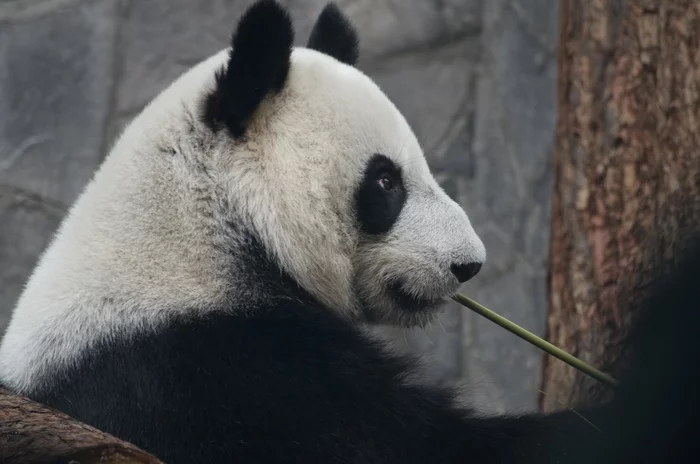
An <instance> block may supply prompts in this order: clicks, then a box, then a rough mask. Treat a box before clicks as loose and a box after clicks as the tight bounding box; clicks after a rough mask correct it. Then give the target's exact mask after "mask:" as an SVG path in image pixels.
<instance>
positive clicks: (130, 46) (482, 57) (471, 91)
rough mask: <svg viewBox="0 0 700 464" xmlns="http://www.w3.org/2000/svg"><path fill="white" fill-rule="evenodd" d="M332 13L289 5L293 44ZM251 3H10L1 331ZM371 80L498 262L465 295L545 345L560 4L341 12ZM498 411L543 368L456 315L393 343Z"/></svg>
mask: <svg viewBox="0 0 700 464" xmlns="http://www.w3.org/2000/svg"><path fill="white" fill-rule="evenodd" d="M325 2H326V0H287V1H286V2H284V3H286V4H288V6H289V7H290V9H291V11H292V14H293V16H294V19H295V21H296V27H297V42H298V43H299V44H303V43H304V42H305V40H306V39H307V37H308V34H309V31H310V28H311V26H312V24H313V21H314V20H315V18H316V15H317V14H318V12H319V11H320V10H321V8H322V7H323V5H324V4H325ZM250 3H251V0H5V1H3V2H2V3H0V330H4V327H5V325H6V324H7V321H8V319H9V316H10V312H11V309H12V307H13V306H14V303H15V301H16V299H17V297H18V295H19V293H20V292H21V289H22V285H23V283H24V281H25V280H26V278H27V277H28V275H29V273H30V272H31V269H32V268H33V266H34V264H35V263H36V260H37V258H38V256H39V254H40V252H41V251H42V250H43V248H44V247H45V246H46V245H47V243H48V240H49V239H50V237H51V234H52V233H53V231H54V230H55V229H56V227H57V226H58V224H59V222H60V220H61V218H62V216H63V215H64V214H65V211H66V209H67V208H68V207H69V206H70V204H71V203H72V202H73V200H74V199H75V198H76V196H77V195H78V194H79V192H80V191H81V189H82V188H83V186H84V185H85V184H86V182H87V181H88V180H89V179H90V177H91V175H92V172H93V171H94V170H95V168H96V167H97V166H98V165H99V163H100V162H101V160H102V159H103V157H104V156H105V154H106V152H107V151H108V150H109V148H110V146H111V144H112V142H113V141H114V139H115V137H116V136H118V134H119V132H120V130H121V129H122V128H123V127H124V125H125V124H127V123H128V122H129V120H130V119H131V118H132V117H133V116H134V115H135V114H137V113H138V112H139V111H140V110H141V108H142V107H143V106H144V104H146V103H147V102H148V101H149V99H151V98H152V97H154V96H155V95H156V94H157V93H158V92H159V91H160V90H162V89H163V88H164V87H165V86H166V85H167V84H169V82H170V81H171V80H172V79H174V78H176V77H177V76H178V75H179V74H180V73H182V72H183V71H184V70H186V69H187V68H189V67H190V66H192V65H193V64H195V63H197V62H198V61H199V60H201V59H203V58H205V57H207V56H209V55H210V54H212V53H214V52H216V51H218V50H219V49H221V48H223V47H225V46H226V45H227V44H228V40H229V35H230V33H231V31H232V29H233V27H234V25H235V23H236V21H237V19H238V17H239V15H240V14H241V12H242V11H243V10H244V9H245V7H246V6H247V5H248V4H250ZM338 4H339V5H340V7H341V8H342V9H343V10H344V11H345V12H346V14H347V15H348V16H350V18H351V19H352V20H353V21H354V23H355V25H356V26H357V29H358V30H359V32H360V36H361V40H362V43H361V48H362V53H361V55H362V58H361V63H360V67H361V69H363V70H364V71H365V72H367V73H368V74H369V75H370V76H372V77H373V78H374V79H375V80H376V81H377V82H378V84H379V85H380V86H381V87H382V88H383V89H384V90H385V92H386V93H387V94H388V95H389V96H390V98H392V99H393V100H394V102H395V103H396V105H397V106H398V107H399V108H400V109H401V110H402V111H403V112H404V114H405V115H406V117H407V119H408V120H409V122H410V123H411V124H412V125H413V127H414V128H415V130H416V132H417V134H418V137H419V139H420V140H421V141H422V143H423V145H424V148H425V151H426V153H427V155H428V158H429V161H430V163H431V165H432V168H433V170H434V171H435V173H436V176H437V177H438V179H439V180H440V182H441V183H442V185H443V186H444V187H445V189H446V190H447V192H448V193H449V194H450V195H452V196H453V198H456V199H457V200H458V201H459V202H460V203H461V204H462V205H463V206H464V207H465V208H466V209H467V212H468V214H469V215H470V217H471V219H472V222H473V223H474V225H475V228H476V229H477V231H478V232H479V233H480V234H481V237H482V238H483V240H484V241H485V244H486V247H487V250H488V253H489V258H488V263H487V264H486V265H485V266H484V268H483V270H482V272H481V274H480V275H479V277H478V278H477V279H476V280H475V281H473V282H470V283H468V284H466V285H465V287H464V288H463V290H464V291H465V292H468V293H469V294H470V295H471V296H472V297H474V298H476V299H477V300H479V301H480V302H482V303H483V304H486V305H487V306H490V307H492V308H493V309H495V310H497V311H499V312H500V313H502V314H503V315H505V316H506V317H509V318H511V319H512V320H514V321H515V322H517V323H519V324H522V325H523V326H525V327H527V328H529V329H531V330H533V331H535V332H536V333H542V332H543V330H544V327H545V310H546V308H545V304H546V300H545V286H546V280H545V279H546V260H547V248H548V240H549V214H550V212H549V208H550V196H551V184H552V161H551V158H552V142H553V130H554V119H555V101H554V100H555V66H556V63H555V48H556V37H557V17H558V12H557V4H558V2H557V1H556V0H527V1H526V0H490V1H487V0H338ZM382 330H383V332H384V333H385V334H387V335H388V336H390V337H392V338H393V339H394V340H395V341H396V343H397V344H398V345H399V346H401V347H402V348H405V349H409V350H412V351H415V352H418V353H421V354H424V355H426V356H427V357H428V362H427V369H428V371H429V373H430V375H431V376H432V378H434V379H435V381H436V382H455V381H457V382H462V383H464V384H465V385H466V386H467V390H468V391H469V393H470V394H471V395H473V396H475V397H476V398H475V400H476V401H478V402H479V403H480V404H481V406H482V407H483V408H484V409H486V410H489V411H503V410H513V409H531V408H534V407H535V399H536V397H537V395H538V393H537V388H538V386H539V376H540V362H541V355H540V353H539V352H537V350H535V349H534V348H532V347H530V346H529V345H527V344H526V343H525V342H522V341H520V340H518V339H516V338H515V337H513V336H512V335H510V334H509V333H507V332H505V331H503V330H501V329H499V328H497V327H495V326H494V325H493V324H491V323H490V322H488V321H485V320H483V319H481V318H480V317H479V316H476V315H474V314H472V313H470V312H468V311H466V310H463V309H461V308H460V307H459V306H457V305H456V304H454V305H451V306H450V307H449V308H448V309H447V311H446V313H445V314H444V315H443V316H442V317H441V318H440V321H439V322H436V323H435V324H433V326H431V327H429V328H427V329H425V330H395V329H390V328H383V329H382Z"/></svg>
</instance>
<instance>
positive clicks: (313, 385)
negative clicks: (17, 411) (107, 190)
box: [34, 300, 452, 456]
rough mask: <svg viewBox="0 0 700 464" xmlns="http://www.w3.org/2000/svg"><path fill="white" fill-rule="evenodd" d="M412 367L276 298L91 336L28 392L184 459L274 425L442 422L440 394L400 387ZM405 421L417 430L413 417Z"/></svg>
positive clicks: (446, 403) (295, 430)
mask: <svg viewBox="0 0 700 464" xmlns="http://www.w3.org/2000/svg"><path fill="white" fill-rule="evenodd" d="M178 312H180V313H182V312H181V311H178ZM413 372H416V366H415V365H414V361H413V359H412V358H410V357H406V356H404V355H401V354H396V353H394V352H393V351H391V350H389V349H388V348H387V347H386V346H385V344H384V343H383V342H382V340H381V339H379V338H376V337H373V336H370V335H368V334H367V333H366V332H365V331H364V330H363V329H361V328H359V327H358V326H357V325H356V324H354V323H352V322H350V321H347V320H345V319H344V318H342V317H340V316H338V315H336V314H334V313H332V312H331V311H329V310H327V309H325V308H323V307H319V306H316V305H314V304H308V303H304V302H299V301H294V300H279V301H277V302H275V303H272V304H260V305H255V307H251V308H250V311H249V312H248V313H247V314H246V313H245V312H242V311H240V310H236V311H226V310H223V309H222V310H221V311H211V312H209V313H208V314H207V315H206V316H199V317H187V318H179V319H172V320H170V321H169V322H168V323H167V324H165V325H163V326H161V327H159V328H158V329H154V330H151V331H145V332H142V333H139V334H131V335H130V336H128V337H126V336H125V337H119V336H117V337H113V338H112V339H110V340H105V341H103V342H99V343H97V344H96V345H95V346H94V347H93V348H92V349H91V350H89V351H88V352H86V353H85V356H84V357H83V358H82V360H81V362H79V363H77V364H75V365H74V366H73V367H71V368H70V369H67V370H63V371H61V372H57V373H56V374H55V376H54V377H53V379H52V381H51V382H50V385H48V386H47V387H46V388H45V389H43V390H42V391H40V392H37V393H35V395H34V397H35V398H36V399H38V400H39V401H41V402H43V403H45V404H48V405H50V406H52V407H55V408H57V409H60V410H62V411H65V412H66V413H68V414H70V415H73V416H75V417H80V418H81V420H83V421H84V422H87V423H89V424H91V425H93V426H96V427H98V428H100V429H101V430H104V431H106V432H108V433H112V434H115V435H117V436H120V437H122V438H124V439H126V440H128V441H131V442H133V443H136V444H137V445H139V446H142V447H144V448H146V449H149V450H155V451H161V452H163V453H166V454H167V455H175V456H177V455H178V453H181V454H182V455H183V456H184V455H189V454H188V453H191V452H192V450H188V449H187V447H186V444H187V443H190V444H191V443H207V442H210V443H214V442H222V443H224V442H227V441H229V440H232V439H234V440H235V439H241V440H244V439H245V437H246V436H247V437H249V438H250V437H253V438H255V439H257V438H259V437H258V436H257V435H255V434H253V435H251V433H252V432H251V431H255V430H260V431H262V430H265V434H264V435H265V436H266V437H267V438H266V439H269V440H271V441H270V442H271V443H274V442H275V440H274V439H273V438H271V437H270V435H271V434H272V435H274V434H275V433H279V434H281V435H280V437H279V441H280V443H282V442H285V443H286V442H288V441H289V440H290V439H289V437H294V438H295V441H298V442H302V443H316V442H317V441H318V440H319V439H328V440H330V442H332V441H333V440H331V439H330V438H328V437H329V434H332V433H333V432H332V431H333V430H345V432H344V433H349V434H351V435H352V434H359V435H362V436H364V433H365V432H362V430H363V429H362V424H365V423H367V421H369V422H370V423H372V424H374V426H375V428H376V430H375V432H374V433H375V434H377V435H379V434H385V435H386V434H388V431H390V430H394V427H395V426H397V425H398V422H397V421H400V420H401V419H400V418H401V417H403V418H404V419H405V420H409V422H410V421H414V419H409V418H423V417H425V416H426V415H428V416H435V417H434V419H435V420H436V421H442V420H451V419H449V418H448V416H449V417H452V416H451V414H449V413H448V415H447V416H442V415H435V414H434V413H435V409H434V408H435V407H436V406H437V405H442V406H443V408H444V409H443V410H444V411H445V412H447V411H448V410H449V409H451V404H452V395H451V392H450V391H448V390H443V389H436V388H432V387H427V386H422V385H420V384H417V383H416V384H415V386H407V385H408V383H410V382H408V383H407V381H410V380H411V379H409V377H410V374H411V373H413ZM221 411H227V412H226V413H225V414H222V413H221ZM415 420H418V422H417V423H413V426H414V427H416V430H417V433H418V430H422V428H421V427H422V425H419V423H420V424H423V422H422V420H423V419H415ZM414 422H415V421H414ZM242 424H245V426H243V425H242ZM269 424H275V426H274V427H272V428H270V427H269ZM115 427H116V428H115ZM150 427H157V429H154V430H148V429H149V428H150ZM358 427H359V429H358ZM144 428H145V429H144ZM392 433H393V432H392ZM420 433H423V432H420ZM224 435H226V436H224ZM359 435H358V436H359ZM158 436H162V437H168V438H167V442H168V443H169V445H168V446H169V447H172V446H173V445H172V444H173V443H182V446H183V448H182V449H181V450H178V449H171V448H168V449H162V450H161V448H160V446H159V444H158V443H154V442H152V441H150V440H153V439H154V437H158ZM144 437H148V438H147V439H148V440H149V442H143V441H142V440H145V439H146V438H144ZM173 437H174V439H173ZM324 437H325V438H324ZM366 438H367V439H370V437H366ZM373 438H374V439H380V438H381V439H385V440H389V441H391V440H394V437H392V436H389V435H387V436H385V437H383V438H382V437H378V436H374V437H373ZM287 445H289V443H287ZM280 446H281V447H283V445H280ZM233 448H236V447H233ZM244 449H246V448H245V446H242V447H240V448H238V451H241V450H244ZM259 451H260V450H258V451H256V452H259ZM306 451H307V452H308V450H306ZM326 451H328V450H326Z"/></svg>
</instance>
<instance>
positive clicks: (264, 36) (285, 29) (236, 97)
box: [204, 0, 294, 137]
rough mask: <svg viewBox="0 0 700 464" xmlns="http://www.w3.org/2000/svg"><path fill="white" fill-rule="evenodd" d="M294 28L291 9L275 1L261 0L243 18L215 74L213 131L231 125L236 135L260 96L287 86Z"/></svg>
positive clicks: (209, 109) (208, 111)
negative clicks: (224, 64)
mask: <svg viewBox="0 0 700 464" xmlns="http://www.w3.org/2000/svg"><path fill="white" fill-rule="evenodd" d="M293 41H294V30H293V28H292V22H291V19H290V18H289V14H288V13H287V11H286V10H285V9H284V8H283V7H282V6H280V5H279V4H278V3H277V2H275V1H273V0H261V1H259V2H257V3H255V4H254V5H253V6H251V7H250V8H249V9H248V10H247V11H246V12H245V13H244V14H243V17H242V18H241V20H240V22H239V24H238V28H237V30H236V32H235V34H234V36H233V39H232V41H231V45H232V49H231V52H230V56H229V61H228V65H227V66H226V68H225V69H224V70H222V71H221V72H219V73H217V75H216V88H215V90H214V91H213V92H212V93H211V94H210V95H209V96H208V98H207V99H206V101H205V107H204V120H205V122H206V123H207V125H209V126H210V127H211V128H212V130H219V129H221V128H223V127H225V128H227V129H228V130H229V131H230V132H231V134H232V135H233V136H234V137H240V136H242V135H243V134H244V133H245V129H246V125H247V123H248V122H249V120H250V118H251V116H252V115H253V113H254V112H255V110H256V109H257V108H258V105H260V103H261V102H262V100H263V99H264V98H265V97H266V96H267V95H269V94H271V93H277V92H279V91H280V90H282V88H283V87H284V84H285V82H286V80H287V74H288V73H289V66H290V56H291V53H292V43H293Z"/></svg>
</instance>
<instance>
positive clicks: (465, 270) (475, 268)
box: [450, 263, 481, 284]
mask: <svg viewBox="0 0 700 464" xmlns="http://www.w3.org/2000/svg"><path fill="white" fill-rule="evenodd" d="M450 270H451V271H452V273H453V274H454V275H455V277H457V280H459V283H460V284H463V283H464V282H466V281H467V280H469V279H471V278H472V277H474V276H475V275H477V274H478V273H479V271H480V270H481V263H467V264H453V265H452V266H450Z"/></svg>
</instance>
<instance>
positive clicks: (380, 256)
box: [0, 0, 700, 463]
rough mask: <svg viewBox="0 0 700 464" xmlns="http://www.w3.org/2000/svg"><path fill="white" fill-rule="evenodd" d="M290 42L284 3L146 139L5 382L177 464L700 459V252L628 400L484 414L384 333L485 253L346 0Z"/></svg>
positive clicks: (43, 265)
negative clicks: (697, 328) (302, 41)
mask: <svg viewBox="0 0 700 464" xmlns="http://www.w3.org/2000/svg"><path fill="white" fill-rule="evenodd" d="M292 44H293V28H292V24H291V21H290V19H289V16H288V13H287V11H286V10H285V9H284V8H283V7H282V6H280V5H279V4H277V3H275V2H274V1H270V0H262V1H259V2H257V3H255V4H254V5H252V6H251V7H250V8H249V9H248V10H247V11H246V12H245V13H244V15H243V16H242V18H241V20H240V22H239V24H238V26H237V28H236V31H235V32H234V34H233V39H232V44H231V48H230V49H227V50H224V51H222V52H220V53H218V54H216V55H214V56H212V57H211V58H209V59H207V60H205V61H203V62H202V63H200V64H198V65H196V66H195V67H193V68H192V69H191V70H189V71H188V72H186V73H185V74H184V75H182V76H181V77H180V78H179V79H177V80H176V81H175V82H174V83H173V84H172V85H171V86H170V87H169V88H167V89H166V90H165V91H163V93H162V94H161V95H159V96H158V97H157V98H156V99H155V100H153V101H152V103H150V104H149V105H148V106H147V107H146V108H145V109H144V110H143V112H142V113H141V114H140V115H138V116H137V117H136V118H135V119H134V120H133V122H132V123H131V124H130V125H129V126H128V127H127V128H126V130H125V131H124V133H123V134H122V135H121V137H120V139H119V140H118V141H117V143H116V144H115V146H114V148H113V149H112V151H111V153H110V154H109V156H108V157H107V158H106V159H105V161H104V163H103V165H102V166H101V167H100V169H99V170H98V172H97V173H96V174H95V176H94V178H93V179H92V180H91V182H90V183H89V185H87V187H86V188H85V190H84V192H83V193H82V195H81V196H80V197H79V199H78V200H77V201H76V203H75V204H74V205H73V207H72V208H71V210H70V211H69V213H68V214H67V217H66V218H65V220H64V221H63V223H62V224H61V226H60V228H59V230H58V232H57V234H56V236H55V237H54V239H53V241H52V243H51V244H50V246H49V247H48V249H47V250H46V252H45V253H44V254H43V256H42V257H41V259H40V262H39V264H38V266H37V267H36V269H35V271H34V272H33V274H32V276H31V278H30V280H29V282H28V283H27V285H26V288H25V290H24V292H23V294H22V295H21V298H20V300H19V302H18V304H17V306H16V308H15V309H14V312H13V315H12V319H11V322H10V325H9V328H8V330H7V333H6V334H5V336H4V339H3V341H2V346H1V348H0V380H1V381H2V383H3V384H4V385H5V386H7V387H8V388H10V389H12V390H13V391H15V392H17V393H19V394H23V395H27V396H29V397H32V398H34V399H36V400H37V401H40V402H42V403H44V404H47V405H49V406H52V407H55V408H57V409H59V410H62V411H64V412H66V413H68V414H70V415H72V416H73V417H75V418H77V419H79V420H81V421H83V422H86V423H88V424H91V425H93V426H95V427H97V428H99V429H101V430H103V431H105V432H109V433H111V434H113V435H116V436H118V437H120V438H122V439H124V440H127V441H130V442H132V443H134V444H136V445H138V446H140V447H141V448H143V449H145V450H147V451H149V452H151V453H153V454H155V455H156V456H158V457H160V458H161V459H163V460H164V461H165V462H167V463H225V462H242V463H243V462H245V463H272V462H280V463H282V462H283V463H332V462H335V463H467V462H479V463H491V462H493V463H544V462H552V463H555V462H556V463H573V462H596V461H597V462H601V463H602V462H646V460H647V459H648V460H649V462H651V461H652V460H653V462H682V461H683V459H684V456H686V455H687V454H688V453H690V452H696V451H697V450H696V449H695V447H696V446H697V445H695V444H694V443H695V442H696V440H695V438H694V435H695V434H696V433H697V432H698V428H697V425H698V423H697V411H698V403H697V399H698V394H697V393H696V392H695V390H696V389H695V388H693V386H694V385H695V384H696V381H697V379H696V378H694V377H693V376H694V375H696V374H698V364H699V363H698V362H697V361H698V360H700V357H699V356H698V353H697V347H698V343H695V342H693V341H692V340H693V333H692V329H691V327H693V323H695V324H696V325H697V322H698V319H699V316H698V312H697V311H696V309H697V301H698V300H697V294H698V291H697V290H696V289H695V287H696V286H695V285H694V279H695V278H696V276H697V275H700V273H699V272H698V271H700V259H698V257H699V256H700V255H699V254H698V253H697V252H693V251H692V250H691V251H689V252H688V258H687V262H686V263H685V264H684V266H685V267H682V268H681V270H680V271H678V272H677V273H675V274H671V276H672V278H670V279H666V280H665V281H666V282H667V285H666V286H663V287H661V290H659V293H658V294H655V295H656V296H653V297H651V299H650V300H649V301H648V303H647V305H646V306H647V307H649V308H659V306H662V303H663V304H668V310H669V311H671V310H673V311H675V314H677V315H678V319H672V320H671V321H672V322H670V323H667V324H663V323H660V322H659V321H660V315H665V313H663V312H661V311H652V312H650V313H649V314H650V316H649V317H648V318H646V319H645V318H641V319H640V321H642V322H643V323H641V322H640V325H639V329H638V330H637V331H636V332H635V333H636V334H637V335H638V336H637V337H635V338H633V339H631V341H630V346H631V347H632V348H634V352H635V353H637V354H639V356H638V358H639V359H640V360H641V361H633V362H631V367H630V368H629V369H628V371H627V372H629V374H628V375H627V376H626V377H624V378H623V379H622V387H621V388H620V390H619V392H618V395H616V397H615V398H616V400H615V401H614V402H613V403H611V404H608V405H601V406H599V407H592V408H589V409H587V410H584V411H562V412H559V413H555V414H551V415H548V416H543V415H539V414H531V415H504V416H482V415H480V414H479V413H477V412H476V411H475V410H474V409H472V408H471V407H470V406H466V405H465V404H464V402H463V400H462V398H461V397H459V396H458V395H457V393H456V392H454V391H451V390H449V389H446V388H438V387H435V386H431V385H429V384H428V383H427V382H425V381H424V380H423V379H421V377H420V375H419V373H418V371H417V369H416V366H415V362H414V360H413V359H412V358H410V357H408V356H406V355H400V354H397V353H395V352H394V351H392V350H391V349H390V348H388V347H387V346H386V345H385V344H384V343H383V342H381V341H380V340H379V339H377V338H376V337H374V336H372V335H371V334H370V333H369V332H368V331H367V329H366V327H367V325H368V324H373V323H390V324H395V325H399V326H406V327H409V326H416V325H421V324H425V323H427V322H428V321H430V320H431V319H432V318H434V317H435V315H436V314H437V312H438V311H439V307H440V306H441V304H442V302H444V301H445V300H446V299H447V298H448V297H449V296H450V295H451V294H452V293H453V292H454V291H455V290H456V289H457V288H458V286H459V285H460V284H461V283H463V282H465V281H467V280H469V279H470V278H473V277H474V276H475V275H477V274H478V272H479V269H480V267H481V265H482V264H483V263H484V262H485V259H486V251H485V249H484V245H483V244H482V242H481V240H480V239H479V237H478V235H477V234H476V233H475V232H474V229H473V228H472V225H471V224H470V221H469V219H468V217H467V215H466V214H465V212H464V211H463V210H462V209H461V208H460V207H459V206H458V205H457V204H456V203H455V202H454V201H452V200H451V199H450V198H449V197H448V196H447V195H446V194H445V193H444V192H443V190H442V189H441V188H440V187H439V185H438V184H437V182H436V181H435V179H434V178H433V176H432V175H431V173H430V170H429V168H428V165H427V163H426V160H425V158H424V156H423V152H422V151H421V148H420V146H419V143H418V142H417V140H416V137H415V136H414V134H413V132H412V131H411V128H410V127H409V125H408V124H407V122H406V120H405V119H404V118H403V116H402V115H401V113H400V112H399V111H398V110H397V109H396V107H395V106H394V105H393V104H392V103H391V101H390V100H389V99H388V98H387V97H386V96H385V95H384V94H383V93H382V91H381V90H380V89H379V88H378V87H377V85H375V84H374V83H373V82H372V81H371V80H370V79H369V78H368V77H367V76H365V75H364V74H363V73H362V72H361V71H359V70H358V69H357V68H356V67H355V64H356V62H357V60H358V39H357V36H356V32H355V30H354V29H353V27H352V25H351V24H350V23H349V21H348V20H347V18H345V17H344V16H343V14H342V13H341V12H340V10H339V9H338V8H337V7H336V6H335V5H333V4H330V5H328V6H327V7H326V8H325V9H324V10H323V11H322V12H321V14H320V16H319V17H318V19H317V21H316V23H315V25H314V27H313V29H312V33H311V36H310V38H309V40H308V43H307V46H306V47H293V46H292ZM661 320H662V321H667V320H668V319H661ZM679 320H680V321H682V322H683V323H681V324H674V323H673V321H679ZM650 328H651V329H650ZM649 334H651V336H650V335H649ZM679 340H683V343H673V341H679ZM659 345H664V346H665V348H664V349H665V350H666V353H667V354H669V355H670V356H671V357H670V359H671V360H675V361H677V363H676V362H669V358H667V357H663V356H661V355H659V354H658V353H660V352H659V351H657V350H656V348H657V347H658V346H659ZM633 359H637V357H633ZM681 362H683V363H684V364H678V363H681ZM679 366H682V368H681V367H679ZM674 453H675V454H674ZM667 458H668V459H667ZM669 459H670V460H669Z"/></svg>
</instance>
